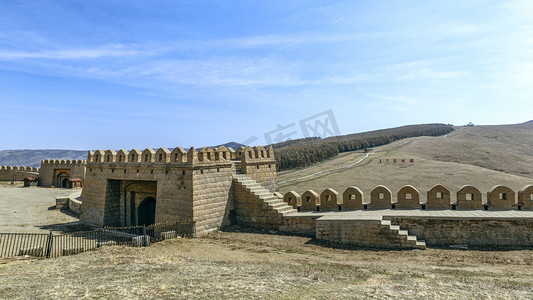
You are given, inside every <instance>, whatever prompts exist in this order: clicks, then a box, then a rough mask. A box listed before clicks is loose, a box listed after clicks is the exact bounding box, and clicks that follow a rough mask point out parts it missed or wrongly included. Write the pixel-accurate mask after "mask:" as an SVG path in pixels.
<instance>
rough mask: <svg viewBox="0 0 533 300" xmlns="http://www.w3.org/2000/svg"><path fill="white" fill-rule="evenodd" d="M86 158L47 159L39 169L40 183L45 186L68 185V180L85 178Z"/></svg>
mask: <svg viewBox="0 0 533 300" xmlns="http://www.w3.org/2000/svg"><path fill="white" fill-rule="evenodd" d="M85 164H86V161H85V160H58V159H45V160H42V161H41V168H40V169H39V185H40V186H43V187H52V186H54V187H68V184H67V182H68V180H69V179H75V178H79V179H81V180H83V179H84V178H85Z"/></svg>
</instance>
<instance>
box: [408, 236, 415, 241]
mask: <svg viewBox="0 0 533 300" xmlns="http://www.w3.org/2000/svg"><path fill="white" fill-rule="evenodd" d="M407 240H408V241H416V236H414V235H408V236H407Z"/></svg>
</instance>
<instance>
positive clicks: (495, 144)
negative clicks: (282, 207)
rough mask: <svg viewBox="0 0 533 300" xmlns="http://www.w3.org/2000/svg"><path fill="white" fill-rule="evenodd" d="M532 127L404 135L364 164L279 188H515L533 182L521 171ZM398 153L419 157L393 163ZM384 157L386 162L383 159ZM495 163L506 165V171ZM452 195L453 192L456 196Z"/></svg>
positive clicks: (343, 161)
mask: <svg viewBox="0 0 533 300" xmlns="http://www.w3.org/2000/svg"><path fill="white" fill-rule="evenodd" d="M532 127H533V126H532V125H530V124H521V125H508V126H507V125H506V126H480V127H478V128H476V127H473V128H465V129H463V130H461V131H459V132H455V133H452V134H450V135H449V136H447V137H444V136H443V137H420V138H415V139H413V140H412V141H410V142H409V143H407V144H405V145H401V143H403V141H399V142H395V143H393V144H391V145H388V146H383V147H379V148H376V150H386V151H382V152H376V153H375V154H372V155H371V156H370V157H369V159H367V160H366V161H365V162H364V163H363V164H361V165H358V166H354V167H352V168H349V169H345V170H342V171H335V172H330V173H326V174H322V175H318V176H314V177H312V178H307V179H304V180H299V181H296V182H289V183H285V184H282V185H281V186H280V190H281V192H282V193H285V192H287V191H289V190H295V191H297V192H299V193H303V192H304V191H305V190H307V189H314V190H315V191H317V192H319V193H320V192H321V191H322V190H324V189H325V188H328V187H331V188H334V189H336V190H337V191H338V192H340V193H342V192H343V191H344V189H346V187H348V186H350V185H355V186H357V187H359V188H361V189H362V190H363V192H364V193H365V195H366V196H367V197H368V195H369V194H370V191H371V190H372V189H373V188H374V187H375V186H376V185H378V184H384V185H386V186H387V187H389V188H390V189H391V190H392V192H393V194H395V193H396V192H397V191H398V190H399V189H400V188H401V187H402V186H404V185H407V184H411V185H413V186H415V187H416V188H418V189H419V191H420V192H421V194H422V196H423V199H425V192H426V191H427V190H428V189H429V188H431V187H432V186H433V185H435V184H437V183H440V184H443V185H445V186H446V187H448V188H449V189H450V190H451V191H452V194H454V193H455V192H456V191H457V189H459V187H461V186H462V185H464V184H471V185H474V186H476V187H477V188H478V189H480V191H481V192H482V193H485V192H486V191H488V190H489V189H490V188H491V187H492V186H494V185H496V184H504V185H507V186H509V187H511V188H512V189H513V190H515V191H516V190H518V189H520V188H521V187H522V186H524V185H526V184H530V183H533V180H532V179H531V178H528V177H525V174H521V173H526V172H527V173H528V174H530V173H529V172H533V170H532V169H531V167H530V166H531V165H533V164H531V163H530V160H531V162H533V156H531V155H529V154H528V151H527V149H526V147H527V146H526V145H528V144H530V145H533V130H532V129H531V128H532ZM516 128H518V129H516ZM491 132H492V133H491ZM513 133H514V134H515V137H514V138H513V136H512V134H513ZM487 136H488V137H489V138H487ZM492 137H495V138H492ZM515 139H516V140H517V141H515ZM502 144H505V145H507V146H506V147H505V149H506V150H505V151H504V150H502V149H503V148H504V147H503V146H502ZM529 147H531V146H529ZM387 149H388V150H387ZM524 149H526V150H524ZM507 151H509V152H507ZM362 156H363V154H361V153H349V154H346V155H344V156H339V157H338V158H336V159H333V160H330V161H328V162H325V163H323V164H320V165H315V166H312V167H309V168H306V169H302V170H298V171H292V172H282V173H280V175H279V180H280V182H281V181H284V180H288V179H292V178H297V177H301V176H305V175H308V174H313V173H315V172H318V171H321V170H328V169H333V168H335V167H338V166H343V165H349V164H350V163H353V162H355V161H357V160H358V159H360V158H361V157H362ZM394 158H397V159H402V158H404V159H406V160H407V161H408V159H410V158H413V159H414V160H415V163H414V164H409V163H406V164H403V165H402V164H401V163H398V164H396V165H395V164H393V163H392V160H393V159H394ZM380 159H381V160H382V162H383V163H381V164H380V163H379V160H380ZM386 159H389V161H390V163H389V164H387V163H385V161H386ZM446 159H447V161H446ZM507 161H510V163H507ZM480 165H481V166H480ZM483 166H484V167H483ZM488 167H492V168H491V169H489V168H488ZM494 169H504V170H507V172H508V173H503V172H499V171H495V170H494ZM513 173H514V174H513ZM530 175H531V174H530ZM454 198H455V197H454V196H452V199H454Z"/></svg>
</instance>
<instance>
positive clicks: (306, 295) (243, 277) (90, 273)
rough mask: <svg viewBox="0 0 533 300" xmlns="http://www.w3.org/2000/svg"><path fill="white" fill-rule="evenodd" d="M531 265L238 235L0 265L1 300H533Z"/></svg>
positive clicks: (499, 255) (525, 255) (519, 260)
mask: <svg viewBox="0 0 533 300" xmlns="http://www.w3.org/2000/svg"><path fill="white" fill-rule="evenodd" d="M532 264H533V251H531V250H508V251H488V250H451V249H427V250H408V251H387V250H374V249H357V248H346V247H337V246H335V245H328V244H322V243H319V242H317V241H315V240H313V239H311V238H307V237H300V236H287V235H280V234H278V233H270V232H262V231H253V230H249V229H245V228H238V227H237V228H233V229H232V230H231V231H228V232H219V233H217V234H214V235H211V236H209V237H207V238H198V239H177V240H168V241H165V242H161V243H158V244H154V245H152V246H151V247H148V248H125V247H104V248H102V249H100V250H98V251H92V252H87V253H83V254H80V255H75V256H69V257H62V258H57V259H32V258H17V259H4V260H0V298H2V299H13V298H25V299H27V298H32V299H64V298H89V299H91V298H93V299H95V298H112V299H115V298H123V297H126V298H128V299H151V298H154V297H158V298H184V299H185V298H187V299H206V298H213V299H227V298H231V299H341V298H375V299H391V298H392V299H394V298H409V299H413V298H414V299H435V298H458V299H472V298H487V299H531V298H532V297H533V281H531V276H532V275H533V268H532Z"/></svg>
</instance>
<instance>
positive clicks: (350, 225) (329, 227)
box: [316, 217, 412, 249]
mask: <svg viewBox="0 0 533 300" xmlns="http://www.w3.org/2000/svg"><path fill="white" fill-rule="evenodd" d="M316 238H317V239H318V240H324V241H330V242H336V243H343V244H348V245H354V246H359V247H375V248H398V249H403V248H411V247H412V245H411V244H410V243H409V242H408V241H407V240H406V239H405V238H402V237H401V236H400V235H398V231H393V230H390V229H389V227H388V226H383V225H382V224H381V220H379V219H368V220H365V219H359V220H355V219H344V220H342V219H338V218H337V219H335V218H328V217H322V218H319V219H318V220H316Z"/></svg>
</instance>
